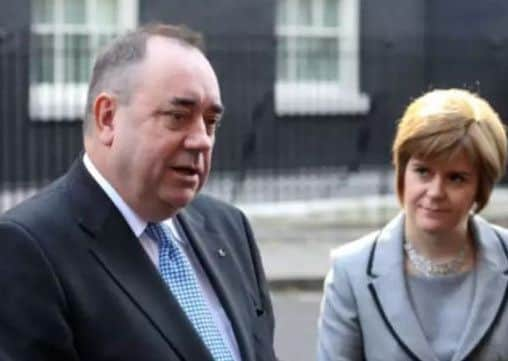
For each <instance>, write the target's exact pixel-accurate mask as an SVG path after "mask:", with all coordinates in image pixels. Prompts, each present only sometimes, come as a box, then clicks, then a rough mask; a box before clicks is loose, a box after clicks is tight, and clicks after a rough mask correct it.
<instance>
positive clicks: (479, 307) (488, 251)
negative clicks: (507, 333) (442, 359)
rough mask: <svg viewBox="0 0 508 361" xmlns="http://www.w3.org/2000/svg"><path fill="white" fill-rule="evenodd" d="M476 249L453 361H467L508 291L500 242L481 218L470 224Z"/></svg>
mask: <svg viewBox="0 0 508 361" xmlns="http://www.w3.org/2000/svg"><path fill="white" fill-rule="evenodd" d="M471 225H472V226H473V230H474V234H475V239H476V244H477V246H478V256H477V262H478V263H477V266H476V289H475V295H474V298H473V303H472V307H471V312H470V317H469V319H468V321H467V323H466V328H465V330H464V334H463V335H462V338H461V341H460V343H459V346H458V348H457V352H456V354H455V355H454V357H453V359H452V361H459V360H466V359H467V355H468V354H470V353H471V352H472V351H473V350H474V348H475V347H476V346H477V345H479V344H480V343H481V341H482V339H483V338H484V337H485V336H486V335H487V334H488V332H489V330H490V328H491V327H493V326H494V323H495V320H496V318H497V316H498V313H499V312H500V310H502V309H504V306H505V303H506V297H507V291H508V278H507V275H506V272H507V270H508V263H507V259H506V253H505V252H506V250H505V249H503V248H504V247H503V245H502V242H503V240H502V239H501V238H500V236H498V234H496V232H494V230H493V228H492V227H491V226H490V225H488V224H487V223H486V222H485V221H483V220H482V219H481V218H480V217H474V218H473V219H472V221H471Z"/></svg>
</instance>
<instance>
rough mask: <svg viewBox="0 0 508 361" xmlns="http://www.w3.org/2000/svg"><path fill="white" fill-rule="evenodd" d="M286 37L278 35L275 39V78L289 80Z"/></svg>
mask: <svg viewBox="0 0 508 361" xmlns="http://www.w3.org/2000/svg"><path fill="white" fill-rule="evenodd" d="M288 43H289V42H288V39H287V38H286V37H279V39H278V41H277V80H289V50H288Z"/></svg>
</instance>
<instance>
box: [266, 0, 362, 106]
mask: <svg viewBox="0 0 508 361" xmlns="http://www.w3.org/2000/svg"><path fill="white" fill-rule="evenodd" d="M287 1H288V2H289V3H291V2H294V1H295V0H287ZM323 1H324V0H313V1H312V3H311V4H312V5H311V6H314V7H315V11H314V12H313V13H316V12H318V11H321V12H322V11H323V8H322V7H323ZM337 1H338V7H337V8H338V9H337V10H338V15H337V16H338V26H337V27H333V28H325V27H321V28H320V27H316V26H309V25H303V26H299V25H287V26H285V25H280V24H278V23H277V24H276V37H277V40H279V39H280V38H281V37H287V38H288V39H289V41H291V38H293V39H294V37H298V36H312V37H316V38H318V39H324V38H334V37H336V38H337V41H338V49H339V54H338V67H339V68H338V70H337V72H338V75H339V79H340V82H337V81H333V80H332V81H319V80H315V81H302V80H280V79H277V77H278V74H276V81H275V89H274V91H275V112H276V114H277V115H300V114H301V115H304V114H317V115H320V114H365V113H367V112H368V111H369V109H370V99H369V96H368V95H367V94H364V93H361V92H360V87H359V63H360V58H359V30H360V29H359V28H360V16H359V7H360V0H337ZM288 7H289V10H288V13H287V16H288V17H289V18H290V19H292V18H294V17H295V16H296V6H290V5H289V6H288ZM290 46H291V45H290ZM290 54H291V49H290ZM276 56H278V55H276ZM293 57H294V55H293ZM288 63H289V67H291V63H295V60H294V58H293V59H291V55H290V56H289V57H288ZM276 71H278V70H276ZM288 71H289V72H290V71H291V68H290V69H289V70H288Z"/></svg>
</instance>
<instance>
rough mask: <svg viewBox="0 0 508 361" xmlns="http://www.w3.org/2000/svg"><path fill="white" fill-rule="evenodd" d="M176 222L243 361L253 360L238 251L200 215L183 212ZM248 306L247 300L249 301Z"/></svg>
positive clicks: (245, 292)
mask: <svg viewBox="0 0 508 361" xmlns="http://www.w3.org/2000/svg"><path fill="white" fill-rule="evenodd" d="M177 220H178V222H179V224H180V225H181V227H182V230H183V231H184V232H185V235H186V236H187V238H188V240H189V242H190V243H191V245H192V247H193V249H194V251H195V252H196V255H197V256H198V258H199V261H200V262H201V264H202V266H203V269H204V271H205V273H206V274H207V276H208V278H209V280H210V283H211V285H212V287H213V288H214V290H215V292H216V294H217V297H218V299H219V301H220V302H221V305H222V306H223V308H224V310H225V311H226V314H227V315H228V317H229V320H230V321H231V324H232V327H233V330H234V333H235V336H236V340H237V342H238V347H239V348H240V354H241V359H242V360H244V361H249V360H254V354H253V351H254V349H253V346H252V345H251V344H250V342H251V341H250V340H251V337H250V334H249V332H248V330H247V328H246V322H248V321H247V320H249V318H250V316H249V313H248V310H247V309H246V308H245V305H248V304H247V303H246V302H239V300H240V299H242V298H245V297H246V295H247V290H246V289H245V287H244V285H243V282H242V281H241V279H240V277H239V274H238V269H240V268H239V265H235V263H234V259H233V257H232V255H233V254H234V252H235V250H233V249H231V245H230V244H228V243H226V242H224V239H223V237H222V236H221V235H219V234H218V232H217V231H216V230H215V229H213V228H212V227H207V225H206V219H205V218H204V217H202V215H201V214H196V213H195V212H194V213H192V214H191V212H189V211H187V210H183V211H182V212H180V214H179V215H178V216H177ZM247 302H248V300H247Z"/></svg>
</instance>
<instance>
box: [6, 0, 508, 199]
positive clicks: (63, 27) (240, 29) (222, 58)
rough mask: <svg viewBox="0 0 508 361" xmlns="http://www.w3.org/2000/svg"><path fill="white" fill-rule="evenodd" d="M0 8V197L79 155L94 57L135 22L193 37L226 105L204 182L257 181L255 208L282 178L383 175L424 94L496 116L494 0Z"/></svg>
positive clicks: (503, 106) (499, 16) (95, 0)
mask: <svg viewBox="0 0 508 361" xmlns="http://www.w3.org/2000/svg"><path fill="white" fill-rule="evenodd" d="M0 5H2V6H1V7H2V11H1V12H0V191H2V190H3V191H9V192H11V193H12V191H13V190H14V191H16V190H18V191H19V192H20V194H21V193H23V192H24V191H25V190H26V189H33V188H37V187H39V186H41V185H42V184H44V183H46V182H48V181H49V180H51V179H54V178H55V177H57V176H58V175H60V174H62V173H63V172H64V171H65V170H66V169H67V167H68V165H69V164H70V162H72V160H73V159H74V158H75V157H76V155H77V154H79V152H80V150H81V121H80V119H81V117H82V113H83V107H84V101H85V95H84V94H85V93H86V83H87V79H88V75H89V71H90V66H91V63H92V58H93V56H94V54H95V52H96V49H97V48H98V47H100V45H101V44H103V43H104V42H105V41H107V40H108V39H109V38H111V37H113V36H115V35H116V34H118V33H121V32H124V31H126V30H127V29H131V28H134V27H135V26H137V25H139V24H144V23H147V22H156V21H162V22H170V23H176V24H179V23H184V24H188V25H189V26H191V27H193V28H195V29H197V30H200V31H202V32H203V33H204V34H205V36H206V40H207V52H208V55H209V57H210V59H211V62H212V63H213V65H214V67H215V69H216V71H217V73H218V76H219V79H220V82H221V86H222V91H223V100H224V102H225V106H226V115H225V119H224V122H223V125H222V126H221V128H220V130H219V134H218V142H217V147H216V152H215V160H214V161H215V163H214V175H215V176H214V178H213V179H212V187H215V188H214V190H215V192H216V193H218V194H219V195H221V194H222V195H223V197H224V198H229V199H231V198H234V197H235V196H238V194H239V192H240V190H241V185H242V184H244V183H243V182H244V181H246V180H247V179H249V177H258V178H259V179H265V181H264V183H263V181H261V183H259V184H260V186H259V187H258V188H257V191H255V192H258V193H259V194H258V197H259V198H263V197H264V196H266V194H267V189H268V188H267V187H269V186H270V185H273V184H274V183H273V182H274V179H281V178H285V179H287V178H288V177H292V176H295V175H296V178H294V179H296V184H297V185H295V187H297V190H296V192H298V189H300V190H302V189H304V188H305V179H308V178H309V177H312V175H314V176H316V175H317V177H318V178H320V177H324V176H325V175H326V174H339V175H340V174H342V175H343V176H347V175H348V174H349V173H351V172H354V171H356V170H358V169H362V170H365V169H376V170H380V171H382V170H383V169H387V168H388V167H389V159H390V143H391V141H392V136H393V131H394V128H395V125H396V120H397V118H398V117H399V116H400V115H401V112H402V110H403V108H404V106H405V105H406V104H407V103H408V102H409V101H410V99H411V98H413V97H415V96H417V95H419V94H421V93H422V92H424V91H425V90H428V89H430V88H435V87H466V88H469V89H471V90H473V91H478V92H479V93H481V95H482V96H484V97H486V98H487V99H489V100H490V101H491V102H492V104H493V106H494V107H495V108H496V109H498V110H499V112H500V114H501V116H502V117H506V116H507V115H508V103H507V102H506V99H507V96H508V94H507V93H508V85H507V84H508V83H507V81H506V78H507V77H508V66H507V65H508V28H507V27H506V19H507V14H508V2H506V1H503V0H485V1H475V0H464V1H461V2H451V1H439V0H384V1H382V2H381V1H376V0H363V1H360V0H274V1H269V0H256V1H252V0H215V1H214V2H212V3H210V2H203V1H195V0H186V1H181V0H175V1H167V0H32V1H29V0H16V1H12V0H11V1H9V0H0ZM332 179H333V177H332ZM298 187H299V188H298ZM281 192H283V190H280V189H279V190H277V191H276V192H275V193H274V194H272V198H280V199H281V198H284V196H283V195H281ZM311 193H312V192H311ZM312 194H314V195H317V196H322V197H328V196H331V195H333V192H332V191H327V190H317V191H316V192H314V193H312ZM2 207H3V208H5V207H6V204H4V205H3V206H2V205H0V208H2Z"/></svg>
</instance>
